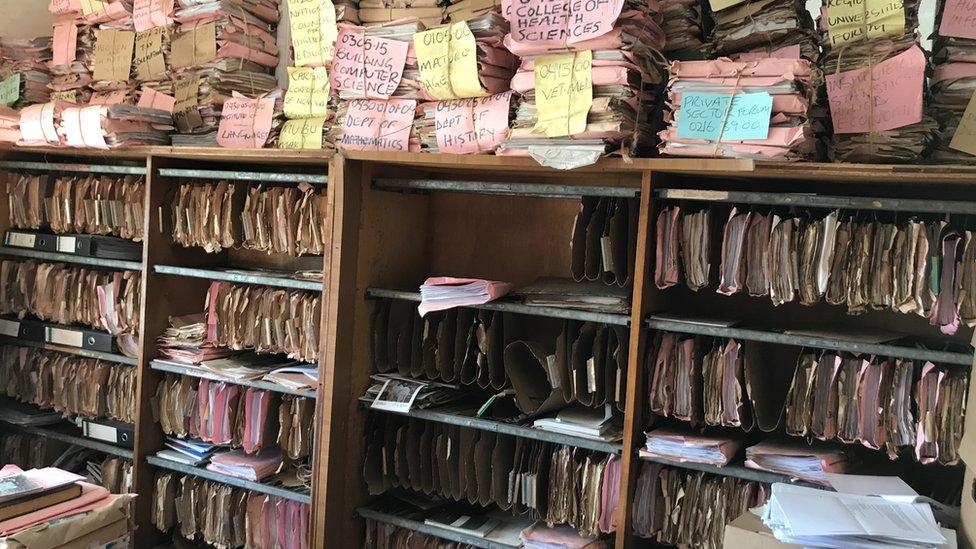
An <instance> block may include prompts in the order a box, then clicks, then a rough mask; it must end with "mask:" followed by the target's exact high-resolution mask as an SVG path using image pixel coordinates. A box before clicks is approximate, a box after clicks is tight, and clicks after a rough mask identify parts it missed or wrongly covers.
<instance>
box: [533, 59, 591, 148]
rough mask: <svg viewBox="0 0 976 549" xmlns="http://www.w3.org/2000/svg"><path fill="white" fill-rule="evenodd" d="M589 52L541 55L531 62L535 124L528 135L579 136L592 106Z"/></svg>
mask: <svg viewBox="0 0 976 549" xmlns="http://www.w3.org/2000/svg"><path fill="white" fill-rule="evenodd" d="M592 65H593V52H591V51H589V50H587V51H581V52H577V53H575V54H573V53H561V54H557V55H544V56H542V57H539V58H538V59H536V62H535V106H536V111H537V112H538V118H539V121H538V122H536V125H535V127H534V128H532V131H534V132H542V133H545V134H546V137H560V136H565V135H572V134H575V133H581V132H583V131H584V130H585V129H586V117H587V115H588V114H589V112H590V107H591V106H592V105H593V71H592Z"/></svg>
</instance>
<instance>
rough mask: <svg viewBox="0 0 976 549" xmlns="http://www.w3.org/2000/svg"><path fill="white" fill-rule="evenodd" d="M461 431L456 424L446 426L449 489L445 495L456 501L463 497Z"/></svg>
mask: <svg viewBox="0 0 976 549" xmlns="http://www.w3.org/2000/svg"><path fill="white" fill-rule="evenodd" d="M462 432H463V431H462V430H461V428H460V427H458V426H456V425H450V426H448V428H447V433H448V445H447V473H448V478H449V480H450V484H449V487H450V489H449V490H448V492H447V493H446V494H445V495H446V496H447V497H449V498H451V499H454V500H457V501H460V500H461V498H462V497H464V470H463V469H461V457H462V455H461V452H462V444H461V437H462Z"/></svg>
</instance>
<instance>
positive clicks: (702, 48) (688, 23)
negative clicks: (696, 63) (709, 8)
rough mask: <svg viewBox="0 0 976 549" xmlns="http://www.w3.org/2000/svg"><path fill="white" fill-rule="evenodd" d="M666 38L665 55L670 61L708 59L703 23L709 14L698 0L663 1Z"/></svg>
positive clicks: (662, 12)
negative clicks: (704, 11)
mask: <svg viewBox="0 0 976 549" xmlns="http://www.w3.org/2000/svg"><path fill="white" fill-rule="evenodd" d="M660 4H661V14H662V15H663V17H664V24H663V26H662V30H664V34H665V36H666V39H665V44H664V54H665V55H666V56H667V57H668V59H682V60H691V59H704V58H705V57H707V52H706V49H707V47H706V45H705V36H704V35H703V29H702V23H703V21H704V19H705V18H707V17H708V16H707V14H705V13H703V10H704V8H703V7H702V5H701V2H699V1H698V0H661V2H660Z"/></svg>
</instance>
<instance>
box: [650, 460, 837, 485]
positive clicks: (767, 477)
mask: <svg viewBox="0 0 976 549" xmlns="http://www.w3.org/2000/svg"><path fill="white" fill-rule="evenodd" d="M640 459H642V460H644V461H650V462H652V463H660V464H661V465H666V466H668V467H675V468H678V469H689V470H691V471H700V472H703V473H711V474H713V475H720V476H723V477H734V478H739V479H742V480H749V481H754V482H762V483H764V484H772V483H774V482H785V483H787V484H799V485H801V486H810V487H814V488H817V487H818V486H817V485H815V484H811V483H808V482H803V481H793V480H792V479H791V478H790V477H789V476H787V475H781V474H779V473H773V472H770V471H761V470H759V469H750V468H749V467H746V466H744V465H733V464H729V465H726V466H724V467H716V466H714V465H708V464H706V463H695V462H693V461H673V460H670V459H665V458H659V457H651V456H645V455H641V456H640Z"/></svg>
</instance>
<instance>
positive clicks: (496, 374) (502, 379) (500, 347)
mask: <svg viewBox="0 0 976 549" xmlns="http://www.w3.org/2000/svg"><path fill="white" fill-rule="evenodd" d="M485 312H486V313H491V314H489V315H486V317H489V318H491V321H490V323H489V324H488V333H487V336H488V372H489V377H490V379H491V388H492V389H494V390H496V391H500V390H502V389H504V388H505V387H506V386H507V385H508V377H507V376H506V374H505V345H506V344H507V343H508V341H507V340H506V339H505V322H504V320H505V315H504V314H503V313H498V312H491V311H485Z"/></svg>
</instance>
